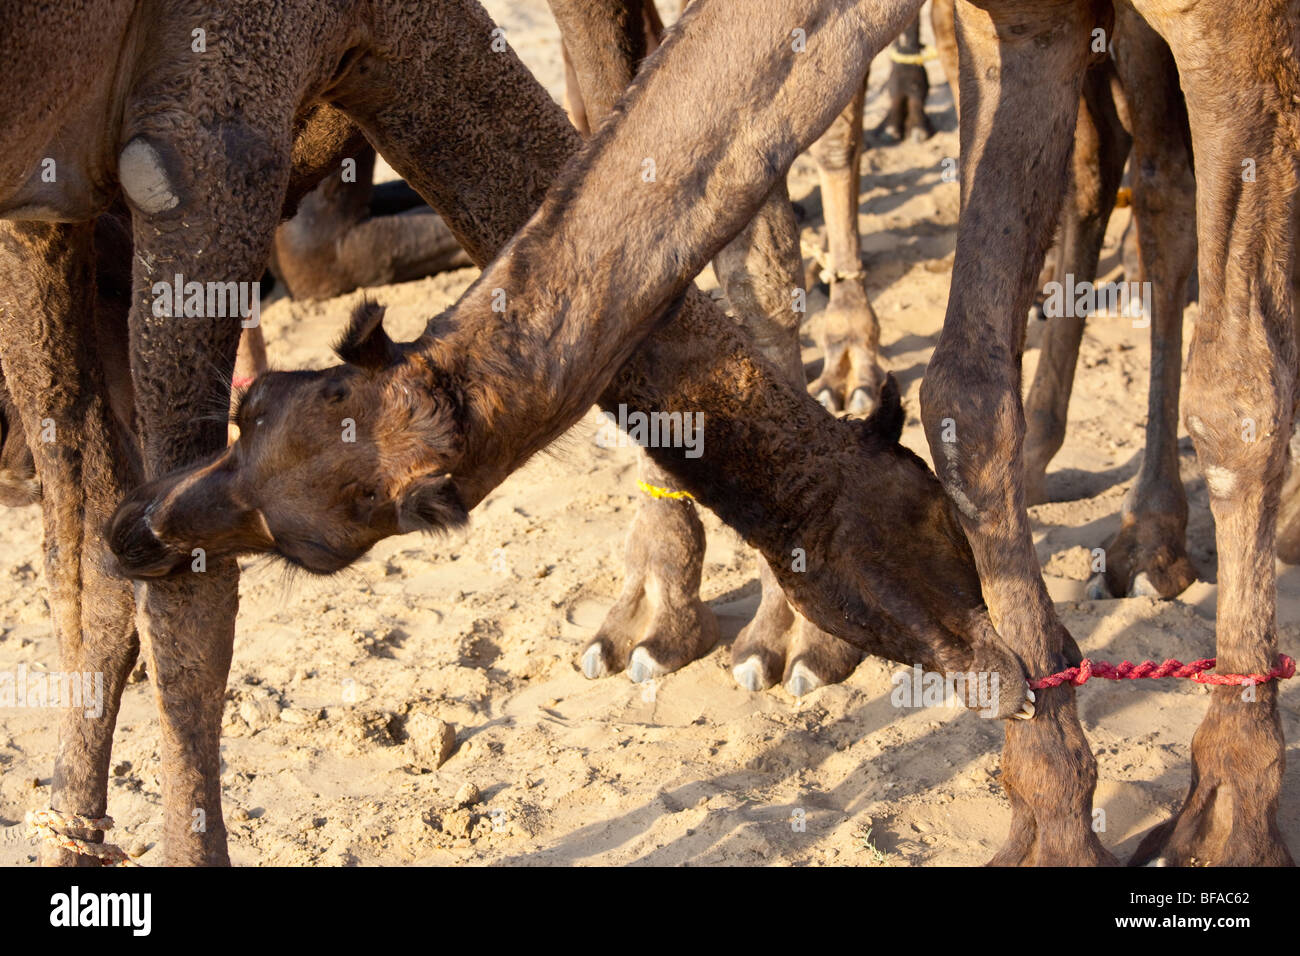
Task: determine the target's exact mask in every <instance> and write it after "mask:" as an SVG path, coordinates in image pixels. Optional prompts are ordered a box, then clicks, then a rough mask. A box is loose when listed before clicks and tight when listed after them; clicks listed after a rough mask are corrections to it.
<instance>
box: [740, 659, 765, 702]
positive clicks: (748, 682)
mask: <svg viewBox="0 0 1300 956" xmlns="http://www.w3.org/2000/svg"><path fill="white" fill-rule="evenodd" d="M731 676H732V677H734V678H736V683H737V684H739V685H740V686H741V687H743V688H745V690H747V691H751V692H754V693H757V692H758V691H760V690H766V689H767V684H766V683H765V682H764V680H763V662H762V661H761V660H759V659H758V657H757V656H754V657H747V658H745V660H743V661H741V662H740V663H739V664H737V665H736V666H735V667H733V668H732V669H731Z"/></svg>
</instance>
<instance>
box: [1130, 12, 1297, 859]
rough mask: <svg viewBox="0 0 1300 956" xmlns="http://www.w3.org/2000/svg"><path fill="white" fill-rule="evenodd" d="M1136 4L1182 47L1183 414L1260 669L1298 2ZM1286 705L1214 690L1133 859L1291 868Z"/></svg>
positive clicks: (1293, 165) (1285, 317)
mask: <svg viewBox="0 0 1300 956" xmlns="http://www.w3.org/2000/svg"><path fill="white" fill-rule="evenodd" d="M1137 7H1138V11H1139V12H1140V13H1142V14H1143V15H1144V16H1145V17H1146V18H1147V20H1148V22H1150V23H1151V24H1152V25H1153V26H1154V27H1155V28H1156V29H1157V30H1158V31H1159V32H1160V33H1161V35H1162V36H1164V38H1165V39H1166V40H1167V41H1168V43H1169V45H1170V48H1171V49H1172V50H1173V54H1174V58H1175V60H1176V61H1177V64H1178V71H1179V76H1180V78H1181V82H1182V86H1183V89H1184V90H1185V91H1186V95H1187V111H1188V120H1189V123H1190V126H1191V133H1192V155H1193V156H1194V157H1195V163H1196V211H1197V217H1196V219H1197V222H1196V227H1197V245H1198V258H1199V268H1198V272H1199V276H1200V317H1199V319H1198V321H1197V323H1196V331H1195V333H1194V335H1193V338H1192V344H1191V349H1190V355H1189V359H1188V364H1187V403H1186V411H1185V420H1186V423H1187V430H1188V431H1189V432H1190V433H1191V435H1192V441H1193V443H1194V444H1195V445H1196V454H1197V457H1198V459H1199V460H1200V464H1201V468H1202V471H1203V472H1204V474H1205V478H1206V485H1207V487H1208V488H1209V492H1210V508H1211V510H1212V511H1213V513H1214V521H1215V540H1216V543H1217V545H1218V552H1219V599H1218V607H1217V613H1216V621H1215V623H1216V643H1217V650H1218V654H1217V658H1218V665H1217V668H1216V669H1217V670H1218V671H1219V672H1221V673H1237V674H1262V673H1266V672H1268V671H1269V670H1270V669H1271V668H1272V667H1273V666H1274V665H1275V663H1276V658H1277V650H1278V636H1277V594H1276V589H1277V582H1276V577H1275V562H1274V558H1275V546H1274V533H1275V530H1276V520H1277V508H1278V497H1279V491H1280V489H1281V486H1282V478H1283V471H1284V468H1285V464H1286V455H1287V444H1288V441H1289V439H1290V437H1291V427H1292V423H1293V419H1294V412H1295V403H1296V394H1297V392H1296V334H1295V317H1294V314H1293V303H1292V300H1291V296H1292V270H1293V266H1294V262H1295V255H1296V250H1295V242H1296V237H1295V235H1294V232H1293V229H1294V225H1295V222H1296V215H1297V204H1298V203H1300V183H1298V182H1297V166H1298V163H1300V118H1298V117H1297V114H1296V109H1295V100H1296V97H1297V96H1300V66H1298V65H1297V63H1296V60H1295V57H1294V50H1295V46H1296V43H1297V39H1298V35H1300V5H1297V4H1296V3H1294V2H1282V0H1274V2H1270V3H1268V4H1266V9H1263V10H1260V9H1254V8H1252V9H1251V10H1249V11H1247V10H1246V9H1244V8H1242V7H1239V6H1235V5H1231V4H1215V5H1213V6H1212V7H1193V8H1190V10H1189V11H1188V12H1184V13H1172V12H1169V11H1167V10H1166V8H1164V7H1162V6H1161V5H1159V4H1147V3H1139V4H1137ZM1241 90H1250V91H1251V93H1250V95H1249V96H1247V97H1242V96H1240V95H1239V91H1241ZM1277 698H1278V684H1277V682H1276V681H1266V682H1263V683H1260V684H1259V685H1258V686H1245V687H1243V686H1232V685H1229V686H1219V687H1215V688H1214V689H1213V691H1212V693H1211V697H1210V706H1209V711H1208V713H1207V714H1206V716H1205V719H1204V721H1202V723H1201V725H1200V727H1199V728H1198V729H1197V730H1196V733H1195V735H1194V736H1193V737H1192V780H1191V786H1190V788H1189V790H1188V793H1187V798H1186V800H1185V801H1184V803H1183V806H1182V808H1181V809H1180V810H1179V811H1178V813H1177V814H1176V815H1175V816H1174V817H1173V819H1171V820H1170V821H1169V822H1167V823H1165V824H1163V825H1162V826H1160V827H1158V828H1157V829H1156V830H1154V831H1152V832H1151V833H1150V834H1148V835H1147V837H1146V839H1144V840H1143V842H1142V844H1141V846H1140V847H1139V848H1138V852H1137V855H1136V857H1135V860H1134V862H1144V861H1147V860H1151V859H1160V860H1162V861H1163V862H1165V863H1167V864H1173V865H1194V864H1200V865H1206V864H1209V865H1219V866H1241V865H1265V866H1268V865H1273V866H1276V865H1285V864H1290V863H1291V862H1292V858H1291V854H1290V851H1289V850H1288V849H1287V845H1286V841H1285V839H1284V837H1283V836H1282V833H1281V831H1280V830H1279V829H1278V825H1277V806H1278V800H1279V798H1280V794H1281V788H1282V778H1283V773H1284V770H1285V766H1286V756H1285V741H1284V740H1283V734H1282V723H1281V719H1280V717H1279V714H1278V707H1277Z"/></svg>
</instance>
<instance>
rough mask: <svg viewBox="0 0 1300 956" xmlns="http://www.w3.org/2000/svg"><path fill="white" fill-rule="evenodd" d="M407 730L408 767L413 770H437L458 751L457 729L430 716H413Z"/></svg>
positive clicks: (409, 718)
mask: <svg viewBox="0 0 1300 956" xmlns="http://www.w3.org/2000/svg"><path fill="white" fill-rule="evenodd" d="M405 730H406V749H407V754H408V756H407V766H408V767H409V768H410V769H412V770H415V771H418V772H426V771H429V770H437V769H438V768H439V767H441V766H442V765H443V764H444V763H446V762H447V758H449V757H450V756H451V755H452V752H453V751H454V750H455V749H456V728H455V727H453V726H452V725H451V724H449V723H447V722H446V721H445V720H439V719H438V718H437V717H433V716H431V715H429V714H421V713H415V714H412V715H411V716H410V717H408V718H407V719H406V726H405Z"/></svg>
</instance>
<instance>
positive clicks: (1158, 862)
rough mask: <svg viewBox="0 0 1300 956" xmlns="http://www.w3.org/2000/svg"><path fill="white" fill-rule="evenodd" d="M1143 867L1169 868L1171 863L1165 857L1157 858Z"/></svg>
mask: <svg viewBox="0 0 1300 956" xmlns="http://www.w3.org/2000/svg"><path fill="white" fill-rule="evenodd" d="M1142 865H1143V866H1168V865H1169V861H1168V860H1167V859H1166V858H1165V857H1163V856H1158V857H1156V858H1155V859H1154V860H1152V861H1151V862H1150V863H1144V864H1142Z"/></svg>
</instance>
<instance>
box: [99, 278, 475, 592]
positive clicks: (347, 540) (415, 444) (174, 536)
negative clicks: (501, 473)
mask: <svg viewBox="0 0 1300 956" xmlns="http://www.w3.org/2000/svg"><path fill="white" fill-rule="evenodd" d="M383 311H384V310H383V308H382V307H381V306H379V305H377V304H375V303H372V302H366V303H362V304H361V305H360V306H358V308H357V309H356V311H355V312H354V313H353V316H352V321H351V323H350V324H349V326H348V329H347V331H346V332H345V334H344V336H343V338H342V340H341V341H340V342H339V344H338V345H337V346H336V347H335V351H336V353H337V354H338V356H339V357H340V358H341V359H343V361H344V364H342V365H340V366H336V367H334V368H328V369H325V370H323V371H316V372H270V373H267V374H265V375H262V376H260V377H259V378H258V379H257V380H256V381H255V382H254V383H253V384H252V385H251V386H250V387H249V390H248V391H247V392H246V393H245V394H244V396H243V398H242V400H241V401H240V402H239V404H238V408H237V410H236V412H235V416H234V421H235V424H236V425H237V426H238V428H239V437H238V439H237V440H236V441H235V442H234V443H233V444H231V445H230V446H229V447H228V448H226V449H225V450H224V451H222V452H221V453H220V454H217V455H214V456H213V457H211V458H209V459H208V460H206V461H203V462H200V463H198V464H196V465H194V466H192V467H190V468H186V469H182V470H180V471H176V472H173V473H171V474H169V475H165V476H163V477H162V478H158V479H156V480H154V481H151V482H149V483H147V484H145V485H143V486H141V487H140V488H138V489H136V490H135V491H134V492H132V493H131V494H130V495H128V496H127V497H126V499H125V500H124V501H123V502H122V503H121V504H120V505H119V506H118V508H117V511H116V512H115V514H114V515H113V518H112V520H111V521H110V524H109V530H108V540H109V545H110V547H111V548H112V550H113V553H114V555H115V556H116V557H117V561H118V564H119V567H120V570H121V571H122V573H124V574H125V575H127V576H129V577H133V578H152V577H163V576H166V575H169V574H174V573H177V572H181V571H188V570H192V569H193V568H194V567H196V561H197V560H198V559H199V557H200V555H201V557H202V559H203V561H204V562H206V561H209V560H212V559H213V558H217V557H230V556H235V555H240V554H255V553H272V554H276V555H278V556H279V557H281V558H283V559H284V560H286V561H288V562H289V563H290V564H292V565H295V566H297V567H300V568H303V569H305V570H307V571H310V572H313V573H317V574H330V573H333V572H336V571H340V570H342V569H343V568H344V567H346V566H347V565H349V564H351V563H352V562H353V561H355V560H356V559H357V558H359V557H361V555H363V554H365V553H366V552H367V551H368V550H369V549H370V548H371V547H372V546H374V544H375V543H376V542H378V541H380V540H381V539H383V538H386V537H388V536H389V535H393V534H401V533H404V532H408V531H440V530H446V529H450V528H454V527H457V526H459V525H462V524H464V523H465V522H466V521H467V520H468V516H467V514H466V509H465V506H464V505H463V504H462V501H461V498H460V496H459V494H458V492H457V488H456V484H455V481H454V480H453V478H452V476H451V474H450V471H451V469H452V468H453V467H454V466H455V465H456V464H457V463H458V461H459V460H460V458H461V454H462V450H463V445H464V440H463V436H462V431H461V427H460V424H459V422H458V416H457V409H458V402H457V400H456V396H455V390H454V389H452V388H451V387H450V386H448V385H446V377H445V376H444V375H443V374H442V373H441V372H440V371H439V370H438V369H436V368H434V367H432V365H431V364H430V363H429V362H427V361H426V360H425V359H424V358H423V357H422V356H421V355H419V354H418V353H417V352H416V350H415V349H414V348H413V347H412V346H409V345H398V344H396V343H394V342H393V341H392V340H391V339H390V338H389V337H388V335H387V334H386V333H385V331H384V328H383ZM199 549H201V552H200V551H199ZM198 566H200V567H201V565H198Z"/></svg>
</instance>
